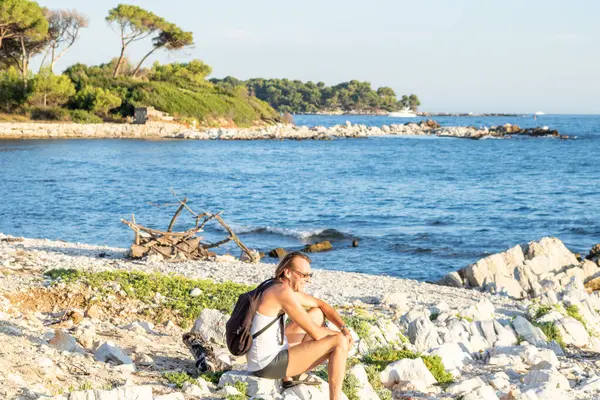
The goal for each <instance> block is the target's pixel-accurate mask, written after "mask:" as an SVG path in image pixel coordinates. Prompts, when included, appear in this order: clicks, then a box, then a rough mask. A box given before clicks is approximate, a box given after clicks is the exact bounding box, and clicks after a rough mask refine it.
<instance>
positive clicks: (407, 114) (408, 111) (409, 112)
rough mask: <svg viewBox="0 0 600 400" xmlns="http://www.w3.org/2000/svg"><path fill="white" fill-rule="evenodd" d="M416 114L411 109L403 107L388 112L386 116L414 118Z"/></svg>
mask: <svg viewBox="0 0 600 400" xmlns="http://www.w3.org/2000/svg"><path fill="white" fill-rule="evenodd" d="M416 116H417V114H416V113H415V112H414V111H412V110H411V109H410V108H403V109H402V110H400V111H395V112H391V113H389V114H388V117H394V118H414V117H416Z"/></svg>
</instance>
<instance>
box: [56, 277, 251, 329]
mask: <svg viewBox="0 0 600 400" xmlns="http://www.w3.org/2000/svg"><path fill="white" fill-rule="evenodd" d="M46 275H47V276H48V277H50V278H52V279H55V280H56V279H59V278H60V280H61V281H62V282H67V283H72V282H82V283H85V284H87V285H89V286H90V287H92V288H96V289H98V290H99V291H100V293H104V294H112V293H114V292H115V289H114V285H115V284H118V286H119V288H120V290H123V291H124V292H125V293H126V294H127V296H128V297H130V298H133V299H138V300H141V301H142V302H144V303H146V304H151V305H155V303H156V302H155V300H154V298H155V295H156V293H160V294H162V295H163V296H164V297H165V301H164V303H162V304H161V305H160V310H161V311H163V312H164V310H170V311H171V312H172V313H173V314H176V315H177V318H178V319H179V320H180V321H182V322H187V323H191V322H193V321H194V320H195V319H196V318H197V317H198V315H199V314H200V312H201V311H202V310H203V309H204V308H213V309H217V310H220V311H223V312H226V313H231V311H232V310H233V307H234V305H235V303H236V302H237V299H238V296H239V295H240V294H242V293H245V292H247V291H249V290H251V289H252V287H251V286H247V285H242V284H239V283H233V282H224V283H215V282H213V281H210V280H200V279H189V278H185V277H183V276H178V275H164V274H159V273H154V274H146V273H143V272H127V271H104V272H84V271H79V270H73V269H54V270H50V271H48V272H46ZM196 287H197V288H199V289H200V290H201V291H202V295H200V296H198V297H192V296H190V291H191V290H192V289H193V288H196Z"/></svg>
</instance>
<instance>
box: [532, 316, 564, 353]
mask: <svg viewBox="0 0 600 400" xmlns="http://www.w3.org/2000/svg"><path fill="white" fill-rule="evenodd" d="M532 324H533V325H534V326H537V327H538V328H540V329H541V330H542V332H544V335H546V339H547V340H548V341H552V340H555V341H556V343H558V344H559V345H560V347H562V348H565V342H564V341H563V338H562V335H561V334H560V331H559V330H558V327H557V326H556V324H555V323H554V322H533V323H532Z"/></svg>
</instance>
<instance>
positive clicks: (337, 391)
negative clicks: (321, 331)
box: [286, 333, 348, 400]
mask: <svg viewBox="0 0 600 400" xmlns="http://www.w3.org/2000/svg"><path fill="white" fill-rule="evenodd" d="M288 357H289V363H288V366H287V370H286V374H287V375H289V376H293V375H298V374H301V373H303V372H306V371H310V370H311V369H313V368H314V367H316V366H317V365H319V364H321V363H322V362H323V361H325V360H329V366H328V375H329V398H330V399H331V400H339V399H340V398H341V393H342V381H343V380H344V373H345V370H346V359H347V358H348V339H347V338H346V337H345V336H344V335H342V334H341V333H334V334H332V335H331V336H326V337H324V338H323V339H320V340H309V341H307V342H303V343H300V344H298V345H296V346H294V347H290V349H289V353H288Z"/></svg>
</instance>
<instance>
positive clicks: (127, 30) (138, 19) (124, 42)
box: [106, 4, 169, 77]
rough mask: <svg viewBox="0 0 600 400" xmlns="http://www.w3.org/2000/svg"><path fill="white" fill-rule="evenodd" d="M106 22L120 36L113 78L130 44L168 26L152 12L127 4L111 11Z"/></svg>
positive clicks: (117, 73)
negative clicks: (119, 48) (119, 50)
mask: <svg viewBox="0 0 600 400" xmlns="http://www.w3.org/2000/svg"><path fill="white" fill-rule="evenodd" d="M106 22H108V23H109V24H110V25H111V26H113V27H114V28H116V31H117V32H118V33H119V34H120V35H121V54H120V55H119V58H118V61H117V64H116V66H115V70H114V72H113V77H116V76H117V75H119V69H120V67H121V62H122V60H123V57H124V56H125V49H126V48H127V46H129V45H130V44H131V43H132V42H135V41H138V40H142V39H145V38H147V37H150V36H151V35H153V34H154V33H156V32H157V31H159V30H161V29H164V28H166V27H167V26H168V25H169V23H168V22H167V21H165V20H164V19H163V18H162V17H159V16H158V15H156V14H154V13H153V12H151V11H148V10H144V9H143V8H141V7H138V6H132V5H127V4H119V5H118V6H117V7H115V8H113V9H111V10H110V11H109V12H108V16H107V17H106Z"/></svg>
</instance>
